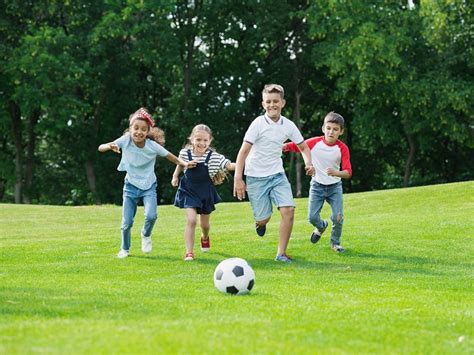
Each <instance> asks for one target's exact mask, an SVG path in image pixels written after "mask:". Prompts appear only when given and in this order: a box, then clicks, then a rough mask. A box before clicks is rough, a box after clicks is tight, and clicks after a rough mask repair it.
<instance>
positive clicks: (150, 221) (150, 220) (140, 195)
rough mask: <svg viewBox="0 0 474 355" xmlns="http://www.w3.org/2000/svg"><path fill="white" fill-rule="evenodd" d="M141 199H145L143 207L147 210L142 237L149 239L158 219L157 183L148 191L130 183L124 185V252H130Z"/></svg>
mask: <svg viewBox="0 0 474 355" xmlns="http://www.w3.org/2000/svg"><path fill="white" fill-rule="evenodd" d="M140 199H143V206H144V208H145V223H144V225H143V229H142V236H145V237H149V236H151V231H152V230H153V226H154V225H155V221H156V217H157V214H156V205H157V203H156V182H155V183H154V184H153V185H152V186H151V187H150V188H149V189H148V190H141V189H139V188H138V187H136V186H135V185H132V184H129V183H128V182H125V184H124V185H123V206H122V226H121V230H122V249H123V250H127V251H129V250H130V242H131V234H132V226H133V219H134V218H135V214H136V213H137V205H138V201H139V200H140Z"/></svg>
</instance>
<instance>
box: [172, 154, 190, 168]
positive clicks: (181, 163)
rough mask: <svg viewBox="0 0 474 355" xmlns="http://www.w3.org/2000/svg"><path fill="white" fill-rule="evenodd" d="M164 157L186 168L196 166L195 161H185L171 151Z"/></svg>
mask: <svg viewBox="0 0 474 355" xmlns="http://www.w3.org/2000/svg"><path fill="white" fill-rule="evenodd" d="M166 159H168V160H169V161H170V162H172V163H175V164H176V165H179V166H181V167H183V168H186V169H192V168H194V167H195V166H196V161H194V160H191V161H190V162H185V161H184V160H183V159H180V158H178V157H176V155H174V154H171V153H168V155H167V156H166Z"/></svg>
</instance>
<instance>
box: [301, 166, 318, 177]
mask: <svg viewBox="0 0 474 355" xmlns="http://www.w3.org/2000/svg"><path fill="white" fill-rule="evenodd" d="M304 170H306V175H309V176H314V174H315V173H316V170H315V169H314V166H313V165H306V166H305V167H304Z"/></svg>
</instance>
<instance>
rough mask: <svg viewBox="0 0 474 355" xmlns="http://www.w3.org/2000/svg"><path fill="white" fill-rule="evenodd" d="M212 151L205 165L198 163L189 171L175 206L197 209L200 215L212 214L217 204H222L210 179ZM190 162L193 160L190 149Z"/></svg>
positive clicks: (180, 188)
mask: <svg viewBox="0 0 474 355" xmlns="http://www.w3.org/2000/svg"><path fill="white" fill-rule="evenodd" d="M211 155H212V151H210V152H209V153H208V155H207V157H206V160H205V161H204V163H197V164H196V166H195V167H194V168H192V169H187V170H186V171H185V173H184V176H183V177H182V179H181V181H180V182H179V187H178V191H177V192H176V197H175V199H174V205H175V206H176V207H179V208H195V209H196V210H197V213H198V214H211V212H212V211H214V210H215V209H216V207H215V206H214V205H215V204H216V203H219V202H221V201H222V200H221V198H220V196H219V195H218V194H217V191H216V188H215V187H214V184H213V183H212V180H211V178H210V177H209V170H208V164H209V159H210V158H211ZM188 158H189V161H191V160H193V157H192V155H191V150H189V149H188Z"/></svg>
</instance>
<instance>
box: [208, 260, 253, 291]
mask: <svg viewBox="0 0 474 355" xmlns="http://www.w3.org/2000/svg"><path fill="white" fill-rule="evenodd" d="M254 282H255V273H254V272H253V269H252V268H251V267H250V265H249V264H248V262H247V261H245V260H244V259H241V258H230V259H225V260H223V261H221V262H220V263H219V265H217V267H216V271H214V286H216V288H217V289H218V290H219V291H221V292H224V293H230V294H233V295H245V294H246V293H249V292H250V290H251V289H252V288H253V285H254Z"/></svg>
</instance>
